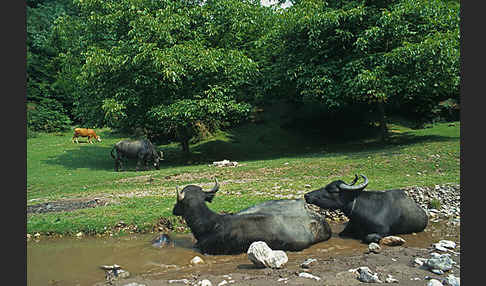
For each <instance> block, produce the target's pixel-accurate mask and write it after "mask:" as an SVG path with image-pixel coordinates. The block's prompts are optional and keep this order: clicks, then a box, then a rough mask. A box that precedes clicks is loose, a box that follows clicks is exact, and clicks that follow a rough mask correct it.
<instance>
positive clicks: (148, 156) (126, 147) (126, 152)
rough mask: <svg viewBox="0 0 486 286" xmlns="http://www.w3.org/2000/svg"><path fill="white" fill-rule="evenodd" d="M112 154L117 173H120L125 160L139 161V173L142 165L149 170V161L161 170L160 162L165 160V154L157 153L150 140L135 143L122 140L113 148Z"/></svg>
mask: <svg viewBox="0 0 486 286" xmlns="http://www.w3.org/2000/svg"><path fill="white" fill-rule="evenodd" d="M115 150H116V157H115V155H113V151H115ZM110 154H111V157H112V158H113V159H115V171H118V170H119V169H120V167H122V159H124V158H132V159H137V167H136V170H137V171H138V170H139V168H140V165H142V164H143V165H144V166H145V168H146V169H147V168H148V162H149V161H152V162H153V166H154V167H155V169H157V170H159V168H160V161H161V160H163V153H162V152H161V151H157V150H156V149H155V147H154V145H153V144H152V143H151V142H150V141H149V140H148V139H141V140H135V141H130V140H122V141H120V142H118V143H116V144H115V146H113V148H112V149H111V153H110Z"/></svg>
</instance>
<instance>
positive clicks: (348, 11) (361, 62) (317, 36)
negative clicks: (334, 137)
mask: <svg viewBox="0 0 486 286" xmlns="http://www.w3.org/2000/svg"><path fill="white" fill-rule="evenodd" d="M283 18H284V20H283V21H282V25H281V28H280V30H279V33H275V34H274V37H276V38H277V41H278V39H280V41H281V42H282V44H281V45H280V49H278V50H276V51H275V53H274V54H273V55H272V57H274V58H275V59H276V60H275V61H274V64H273V66H272V70H273V74H274V75H275V76H274V78H275V80H273V81H272V82H271V85H270V89H271V90H272V91H273V93H274V94H285V95H284V96H287V97H288V98H289V99H290V100H292V101H293V102H317V103H323V104H325V105H326V106H327V107H328V108H329V110H331V111H332V110H334V111H339V110H342V108H345V107H346V106H352V105H356V104H360V103H366V104H368V105H370V106H373V105H374V106H375V108H376V110H377V111H378V113H379V114H380V118H379V121H380V122H381V125H382V132H383V133H382V138H385V137H386V124H385V123H386V120H385V112H386V108H387V107H388V108H390V109H392V108H395V110H397V109H404V108H406V109H407V110H409V111H410V112H409V113H408V115H410V116H413V117H415V118H418V119H419V120H427V119H430V118H429V114H430V113H431V110H432V109H433V107H434V106H435V105H437V103H438V102H439V101H441V100H444V99H447V98H457V99H458V98H459V5H458V4H457V3H455V2H444V1H439V0H436V1H421V0H402V1H363V2H362V1H313V0H303V1H299V2H298V3H296V4H295V5H293V6H292V7H290V8H289V9H287V11H286V12H285V13H284V14H283ZM284 91H287V92H284Z"/></svg>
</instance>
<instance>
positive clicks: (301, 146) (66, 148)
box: [26, 121, 461, 235]
mask: <svg viewBox="0 0 486 286" xmlns="http://www.w3.org/2000/svg"><path fill="white" fill-rule="evenodd" d="M389 130H390V139H389V141H388V142H387V143H381V142H379V141H377V140H376V139H374V138H373V137H358V138H354V139H348V140H331V139H330V138H329V137H330V136H329V135H327V134H321V133H310V132H303V131H302V132H299V131H298V130H295V129H294V130H289V129H284V128H281V127H280V126H278V125H277V123H271V122H270V121H269V122H267V123H266V124H255V123H251V124H247V125H244V126H242V127H239V128H236V129H233V130H231V131H219V132H218V133H216V134H213V135H212V136H211V137H208V138H205V139H203V140H201V141H199V142H197V143H195V144H191V146H190V147H191V154H190V155H183V154H182V152H181V150H180V147H179V145H178V144H177V143H168V144H162V145H157V147H158V149H159V150H162V151H163V152H164V157H165V160H164V161H163V162H162V165H161V168H160V170H155V169H150V170H147V171H138V172H136V171H135V162H134V161H133V162H132V161H130V162H129V163H128V164H125V170H124V171H121V172H115V171H114V160H113V159H112V158H111V156H110V151H111V149H112V147H113V145H114V144H115V143H116V142H118V141H120V140H122V139H128V138H129V136H127V135H126V134H119V133H115V132H112V130H110V129H108V128H104V129H99V130H97V133H98V135H100V136H101V138H102V142H96V143H94V144H88V143H86V138H80V140H79V141H80V144H74V143H72V142H71V138H72V135H73V134H72V131H68V132H60V133H50V134H43V133H40V134H38V135H37V136H36V137H34V138H29V139H27V202H26V204H27V205H28V206H29V205H35V204H40V203H45V202H52V201H61V200H71V199H93V198H102V199H104V200H107V201H109V202H110V203H109V204H108V205H106V206H101V207H96V208H85V209H78V210H74V211H69V212H51V213H43V214H28V215H27V233H29V234H33V233H37V232H39V233H41V234H62V235H71V234H75V233H77V232H79V231H82V232H84V233H87V234H103V233H109V232H110V231H114V230H115V229H116V225H117V224H118V223H119V222H120V221H123V222H124V223H125V224H127V225H129V226H131V227H132V229H135V231H139V232H148V231H152V230H153V229H154V227H155V226H156V225H157V224H158V223H159V222H160V221H161V220H166V221H170V222H172V223H173V225H174V226H176V227H177V226H183V221H182V220H180V219H176V218H175V217H174V216H173V215H172V207H173V206H174V203H175V189H176V186H178V187H179V188H182V187H184V186H185V185H188V184H196V185H200V186H202V187H203V188H210V187H211V186H212V184H213V182H214V178H217V179H218V181H219V182H220V191H219V192H218V194H217V195H216V197H215V199H214V200H213V202H212V203H211V204H209V207H210V208H211V209H213V210H214V211H217V212H223V211H224V212H236V211H238V210H241V209H243V208H246V207H249V206H251V205H254V204H256V203H259V202H262V201H265V200H269V199H277V198H282V197H285V196H287V195H294V196H299V197H301V196H302V195H303V194H304V193H305V192H308V191H311V190H315V189H317V188H320V187H323V186H325V185H326V184H328V183H329V182H331V181H332V180H336V179H342V180H344V181H351V180H352V179H353V178H354V174H364V175H366V176H367V177H368V178H369V181H370V182H369V185H368V188H367V189H369V190H383V189H390V188H400V187H409V186H433V185H436V184H445V183H454V184H459V183H460V148H461V146H460V122H453V123H437V124H433V125H428V126H426V128H424V129H411V128H409V127H407V125H406V124H403V123H401V122H399V121H397V122H391V123H390V124H389ZM224 159H228V160H230V161H237V162H238V166H237V167H215V166H212V162H213V161H221V160H224Z"/></svg>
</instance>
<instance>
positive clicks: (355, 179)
mask: <svg viewBox="0 0 486 286" xmlns="http://www.w3.org/2000/svg"><path fill="white" fill-rule="evenodd" d="M358 180H359V176H358V174H356V175H354V179H353V181H352V182H351V183H350V184H349V185H350V186H352V185H354V184H356V182H357V181H358Z"/></svg>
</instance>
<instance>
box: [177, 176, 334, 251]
mask: <svg viewBox="0 0 486 286" xmlns="http://www.w3.org/2000/svg"><path fill="white" fill-rule="evenodd" d="M218 189H219V185H218V181H217V180H216V182H215V185H214V187H213V188H212V189H211V190H209V191H204V190H203V189H202V188H201V187H199V186H195V185H188V186H186V187H184V189H182V191H179V190H176V192H177V202H176V204H175V206H174V209H173V211H172V213H173V214H174V215H176V216H182V217H183V218H184V219H185V221H186V223H187V224H188V226H189V228H190V229H191V231H192V233H193V235H194V237H195V238H196V240H197V243H196V244H195V248H196V249H198V250H199V251H201V252H202V253H207V254H238V253H243V252H246V251H247V250H248V248H249V247H250V244H251V243H252V242H255V241H264V242H266V243H267V244H268V246H269V247H270V248H272V249H278V250H289V251H298V250H302V249H304V248H307V247H309V246H311V245H312V244H315V243H318V242H321V241H325V240H328V239H329V238H330V237H331V229H330V227H329V224H328V223H327V222H326V220H325V218H324V216H323V215H320V214H318V213H316V212H314V211H312V210H310V208H308V206H307V204H306V203H305V201H304V200H303V199H299V200H271V201H266V202H264V203H261V204H258V205H255V206H253V207H249V208H247V209H245V210H242V211H240V212H238V213H236V214H217V213H215V212H213V211H211V210H210V209H209V208H208V206H207V205H206V203H205V202H211V201H212V200H213V198H214V196H215V194H216V192H217V191H218Z"/></svg>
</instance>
